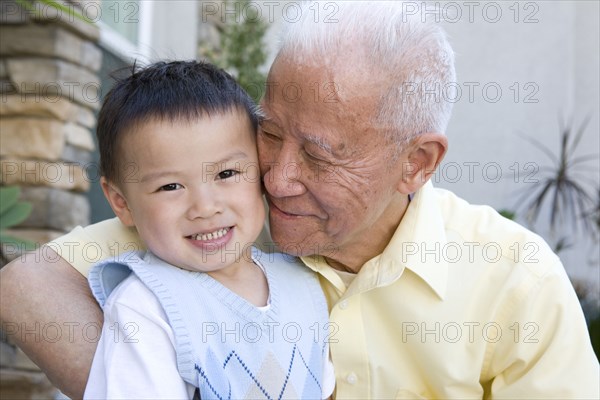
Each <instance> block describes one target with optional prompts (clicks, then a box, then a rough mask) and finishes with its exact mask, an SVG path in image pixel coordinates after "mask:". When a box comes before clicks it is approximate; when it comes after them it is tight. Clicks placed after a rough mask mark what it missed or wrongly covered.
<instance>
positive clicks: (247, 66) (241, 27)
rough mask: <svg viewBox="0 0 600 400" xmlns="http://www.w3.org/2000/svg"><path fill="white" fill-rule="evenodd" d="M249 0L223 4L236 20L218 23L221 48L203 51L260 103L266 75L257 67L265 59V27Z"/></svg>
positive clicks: (230, 19)
mask: <svg viewBox="0 0 600 400" xmlns="http://www.w3.org/2000/svg"><path fill="white" fill-rule="evenodd" d="M249 4H250V2H249V1H248V0H243V1H225V2H224V3H223V7H226V8H227V9H233V8H235V17H234V18H230V17H229V18H227V19H226V20H225V21H221V24H219V27H220V34H221V36H220V49H218V50H217V49H204V51H203V53H204V54H203V55H204V56H206V57H207V58H208V59H210V60H211V61H212V62H213V63H215V64H217V65H218V66H220V67H221V68H224V69H226V70H228V71H230V72H231V73H232V74H233V75H234V76H235V77H236V79H237V81H238V82H239V83H240V85H241V86H242V87H243V88H244V89H245V90H246V91H247V92H248V93H249V94H250V96H252V98H253V99H254V101H257V102H258V101H259V100H260V98H261V97H262V95H263V93H264V90H265V80H266V76H265V75H264V74H263V73H261V72H260V68H261V67H262V66H263V64H264V63H265V61H266V60H267V54H266V52H265V50H264V43H263V38H264V35H265V33H266V31H267V27H268V25H267V24H266V23H265V22H264V21H263V20H262V18H261V17H260V15H259V14H258V11H257V9H256V7H249Z"/></svg>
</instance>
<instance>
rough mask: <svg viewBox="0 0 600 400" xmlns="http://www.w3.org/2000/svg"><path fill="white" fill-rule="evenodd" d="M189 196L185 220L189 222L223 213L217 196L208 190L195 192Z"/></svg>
mask: <svg viewBox="0 0 600 400" xmlns="http://www.w3.org/2000/svg"><path fill="white" fill-rule="evenodd" d="M190 196H191V198H190V202H189V207H188V209H187V218H188V219H190V220H193V219H196V218H205V219H206V218H210V217H212V216H214V215H215V214H219V213H221V212H222V211H223V209H222V205H221V202H220V201H219V200H218V196H217V194H216V193H214V192H213V191H211V190H209V189H202V190H197V191H195V192H194V193H191V195H190Z"/></svg>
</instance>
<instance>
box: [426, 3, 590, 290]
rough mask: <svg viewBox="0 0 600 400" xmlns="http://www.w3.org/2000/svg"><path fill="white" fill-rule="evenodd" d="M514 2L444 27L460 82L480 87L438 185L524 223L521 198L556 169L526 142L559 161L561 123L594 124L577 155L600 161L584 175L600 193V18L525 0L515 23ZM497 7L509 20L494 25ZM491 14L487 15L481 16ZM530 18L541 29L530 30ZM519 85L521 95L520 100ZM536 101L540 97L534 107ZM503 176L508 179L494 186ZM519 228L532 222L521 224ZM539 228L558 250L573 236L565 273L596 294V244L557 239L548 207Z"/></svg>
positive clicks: (457, 120)
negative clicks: (549, 168) (541, 145)
mask: <svg viewBox="0 0 600 400" xmlns="http://www.w3.org/2000/svg"><path fill="white" fill-rule="evenodd" d="M490 3H493V4H490ZM515 3H516V2H481V3H479V4H481V6H479V7H478V8H475V9H474V13H473V18H472V19H470V18H469V15H468V14H467V15H465V12H463V18H462V19H461V20H460V21H458V22H456V23H446V24H445V26H446V28H447V31H448V33H449V35H450V40H451V43H452V44H453V47H454V49H455V52H456V59H457V71H458V82H459V83H461V82H463V83H464V82H476V83H478V84H479V85H480V86H479V87H477V88H475V92H474V96H473V99H472V102H471V99H469V98H468V96H467V93H464V96H463V98H462V99H461V100H460V101H458V102H457V103H456V105H455V110H454V114H453V118H452V120H451V122H450V126H449V129H448V136H449V140H450V151H449V153H448V156H447V157H446V160H445V164H446V165H445V166H444V165H443V166H442V174H440V177H439V178H437V179H438V180H439V183H438V186H440V187H446V188H450V189H452V190H453V191H455V192H456V193H458V194H460V195H461V196H463V197H464V198H466V199H467V200H469V201H470V202H473V203H481V204H489V205H491V206H493V207H495V208H496V209H502V208H507V209H512V210H515V209H517V210H518V211H520V212H519V215H520V216H522V215H523V214H524V209H523V207H522V203H521V204H519V203H518V198H519V196H520V195H521V194H522V193H524V192H526V191H531V190H532V189H533V188H534V187H535V186H534V185H533V184H532V183H530V181H531V180H543V179H544V178H545V177H546V176H547V175H546V173H545V172H544V171H543V168H544V167H546V166H550V165H552V162H551V160H550V159H549V158H548V157H547V156H546V155H545V154H544V153H543V152H542V151H540V150H539V149H537V148H536V146H534V145H532V144H531V143H529V142H528V141H526V140H524V139H523V136H525V135H528V136H530V137H535V138H536V139H537V140H539V141H540V142H542V143H544V144H545V145H546V146H547V147H549V148H550V149H551V150H552V151H553V152H554V153H556V154H557V153H558V148H559V120H560V119H561V118H562V120H563V121H566V122H569V121H572V124H573V125H574V126H576V127H578V126H579V125H580V124H581V123H582V122H583V120H584V119H585V118H586V117H590V118H591V120H590V123H589V125H588V127H587V130H586V133H585V135H584V137H583V139H582V141H581V143H580V145H579V147H578V148H577V152H576V154H578V155H583V154H595V155H596V157H595V159H594V160H592V161H591V162H590V163H588V164H587V168H584V169H582V170H581V171H582V175H583V176H584V179H588V180H590V181H592V182H594V183H593V184H592V185H593V186H591V187H594V186H595V187H596V188H598V187H599V185H600V183H599V179H600V178H599V175H600V172H599V171H600V166H599V158H600V156H599V155H598V154H599V153H600V143H599V134H598V132H599V109H600V101H599V87H600V82H599V74H600V72H599V71H600V66H599V54H598V49H599V48H600V43H599V37H600V34H599V22H598V18H599V14H600V10H599V3H598V2H596V1H536V2H525V1H522V2H519V3H516V4H517V6H518V7H519V11H520V13H519V16H518V20H517V21H518V22H515V19H514V18H515V16H516V14H515V12H516V11H515V7H514V5H515ZM459 4H462V3H459ZM486 4H488V5H487V8H485V7H486ZM510 7H513V8H512V9H511V8H510ZM496 8H499V9H501V10H502V18H500V20H499V21H498V22H496V23H492V22H491V21H493V20H495V19H496V13H495V10H496ZM484 9H486V10H487V14H483V13H484ZM463 11H468V10H467V9H466V8H463ZM532 13H533V14H532ZM526 16H530V18H529V19H536V20H537V22H533V23H524V19H525V17H526ZM486 19H487V20H486ZM515 82H516V83H517V86H518V87H519V89H520V92H519V95H518V97H517V98H515V90H516V86H513V85H514V84H515ZM486 84H489V85H490V86H489V92H488V93H487V94H488V95H487V98H486V96H485V95H484V93H482V88H483V87H484V85H486ZM526 85H529V86H526ZM494 87H500V88H501V89H502V96H501V97H500V98H499V100H498V101H497V102H492V101H495V98H494V97H495V94H496V92H495V90H493V89H494ZM511 87H512V89H511ZM534 90H536V91H537V92H536V93H535V94H533V93H534ZM528 94H531V95H532V96H531V97H530V98H529V99H526V96H527V95H528ZM526 100H534V101H537V103H528V102H526ZM465 162H474V163H479V165H476V164H474V165H473V166H472V167H471V168H472V171H473V172H474V173H473V179H472V181H471V182H470V181H469V172H470V171H469V165H465ZM515 163H518V164H519V165H520V167H521V169H523V167H524V166H525V165H526V163H530V164H528V168H527V171H523V170H522V171H521V174H518V173H517V172H516V171H517V170H516V168H515ZM456 165H458V166H460V167H461V170H460V171H461V172H462V179H458V181H457V182H455V183H454V181H455V180H457V179H455V177H456V174H455V172H456V171H457V168H455V167H456ZM537 166H539V168H540V170H539V171H537V172H536V171H535V170H534V169H533V168H534V167H537ZM444 167H445V169H444ZM485 167H487V170H486V172H487V175H486V174H485V173H484V168H485ZM498 167H500V169H498ZM498 170H499V171H501V172H502V175H503V178H502V179H500V180H499V181H497V182H495V181H496V172H497V171H498ZM444 172H445V174H444ZM529 173H532V175H529ZM515 178H516V181H517V182H515ZM580 183H582V184H586V182H584V181H580ZM519 220H520V222H524V219H523V218H522V217H521V218H519ZM538 221H539V222H538V223H537V224H536V225H535V230H536V231H537V232H538V233H540V234H542V236H544V238H546V239H547V240H548V241H549V242H550V243H553V242H555V241H556V240H557V239H558V238H560V237H563V236H565V237H567V238H568V241H569V242H571V243H572V244H573V247H572V248H571V249H569V250H565V251H563V252H561V253H560V257H561V259H562V260H563V263H564V264H565V268H566V269H567V271H568V272H569V274H570V275H571V276H573V277H578V278H582V279H586V280H587V281H589V282H590V284H592V286H593V287H594V288H595V291H596V293H597V292H598V287H599V286H600V284H599V282H600V278H599V269H600V266H599V254H598V252H599V250H598V242H597V240H596V241H594V240H593V239H592V238H591V237H590V235H587V234H583V233H582V232H579V234H575V233H574V232H572V231H571V230H570V229H568V226H566V224H561V225H559V227H558V229H557V230H556V232H555V233H554V234H552V233H551V232H550V231H549V229H548V221H549V209H548V208H547V209H545V210H543V211H542V213H541V214H540V217H539V219H538Z"/></svg>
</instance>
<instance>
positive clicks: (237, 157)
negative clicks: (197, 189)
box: [140, 151, 248, 183]
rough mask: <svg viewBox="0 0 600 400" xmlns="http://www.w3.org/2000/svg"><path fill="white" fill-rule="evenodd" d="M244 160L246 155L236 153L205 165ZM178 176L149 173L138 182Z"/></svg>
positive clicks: (170, 172) (166, 173) (175, 173)
mask: <svg viewBox="0 0 600 400" xmlns="http://www.w3.org/2000/svg"><path fill="white" fill-rule="evenodd" d="M244 158H248V155H247V154H246V153H245V152H243V151H236V152H235V153H231V154H229V155H227V156H225V157H223V158H222V159H220V160H219V161H215V162H211V163H207V164H211V165H215V164H217V165H219V164H225V163H228V162H231V161H235V160H241V159H244ZM177 174H179V171H160V172H151V173H149V174H146V175H144V176H142V179H141V180H140V182H141V183H144V182H148V181H153V180H157V179H159V178H163V177H165V176H175V175H177Z"/></svg>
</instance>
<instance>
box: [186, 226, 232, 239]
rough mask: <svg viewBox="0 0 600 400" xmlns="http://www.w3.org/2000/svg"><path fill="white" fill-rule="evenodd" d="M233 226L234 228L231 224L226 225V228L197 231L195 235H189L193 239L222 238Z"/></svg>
mask: <svg viewBox="0 0 600 400" xmlns="http://www.w3.org/2000/svg"><path fill="white" fill-rule="evenodd" d="M231 228H232V227H231V226H230V227H226V228H219V229H217V230H215V231H213V232H207V233H197V234H194V235H190V236H188V237H189V238H190V239H193V240H201V241H208V240H216V239H220V238H222V237H223V236H225V235H227V233H228V232H229V231H230V230H231Z"/></svg>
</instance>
